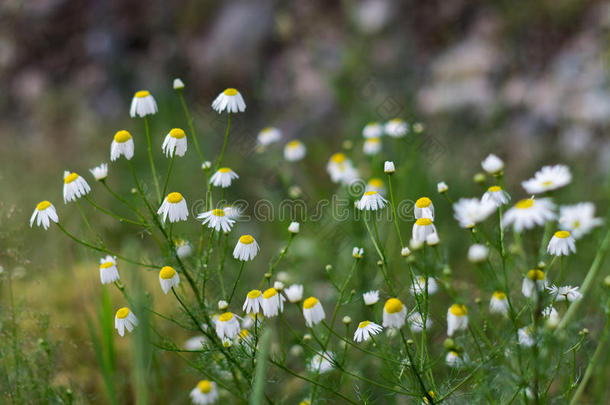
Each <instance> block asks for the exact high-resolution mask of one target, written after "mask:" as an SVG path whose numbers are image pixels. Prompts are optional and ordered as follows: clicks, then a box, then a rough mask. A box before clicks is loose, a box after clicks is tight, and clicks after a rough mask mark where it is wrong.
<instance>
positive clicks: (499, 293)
mask: <svg viewBox="0 0 610 405" xmlns="http://www.w3.org/2000/svg"><path fill="white" fill-rule="evenodd" d="M493 297H494V298H495V299H497V300H505V299H506V294H505V293H503V292H502V291H494V295H493Z"/></svg>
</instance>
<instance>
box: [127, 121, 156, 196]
mask: <svg viewBox="0 0 610 405" xmlns="http://www.w3.org/2000/svg"><path fill="white" fill-rule="evenodd" d="M144 128H145V130H146V140H147V141H148V160H149V161H150V170H151V172H152V176H153V182H154V183H155V189H156V190H157V199H158V201H159V204H161V189H160V188H159V179H158V178H157V169H156V168H155V161H154V159H153V155H152V141H151V140H150V128H149V126H148V117H147V116H144ZM130 163H131V160H130Z"/></svg>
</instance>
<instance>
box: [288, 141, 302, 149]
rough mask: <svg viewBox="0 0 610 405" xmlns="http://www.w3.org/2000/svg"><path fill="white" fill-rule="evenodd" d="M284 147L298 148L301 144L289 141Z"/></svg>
mask: <svg viewBox="0 0 610 405" xmlns="http://www.w3.org/2000/svg"><path fill="white" fill-rule="evenodd" d="M286 146H287V147H289V148H298V147H299V146H301V142H300V141H290V142H288V144H287V145H286Z"/></svg>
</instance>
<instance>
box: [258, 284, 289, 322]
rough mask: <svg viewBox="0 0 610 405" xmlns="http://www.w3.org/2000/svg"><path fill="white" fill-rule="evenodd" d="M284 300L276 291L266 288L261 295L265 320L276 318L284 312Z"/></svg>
mask: <svg viewBox="0 0 610 405" xmlns="http://www.w3.org/2000/svg"><path fill="white" fill-rule="evenodd" d="M284 301H286V298H284V297H283V296H282V295H281V294H280V293H278V292H277V290H276V289H275V288H273V287H271V288H268V289H266V290H265V292H264V293H263V302H262V306H263V315H265V316H266V317H267V318H271V317H273V316H277V315H278V313H280V312H282V311H284Z"/></svg>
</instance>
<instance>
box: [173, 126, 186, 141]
mask: <svg viewBox="0 0 610 405" xmlns="http://www.w3.org/2000/svg"><path fill="white" fill-rule="evenodd" d="M169 136H171V137H172V138H176V139H181V138H184V137H185V136H186V134H185V133H184V130H182V129H180V128H172V130H171V131H169Z"/></svg>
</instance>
